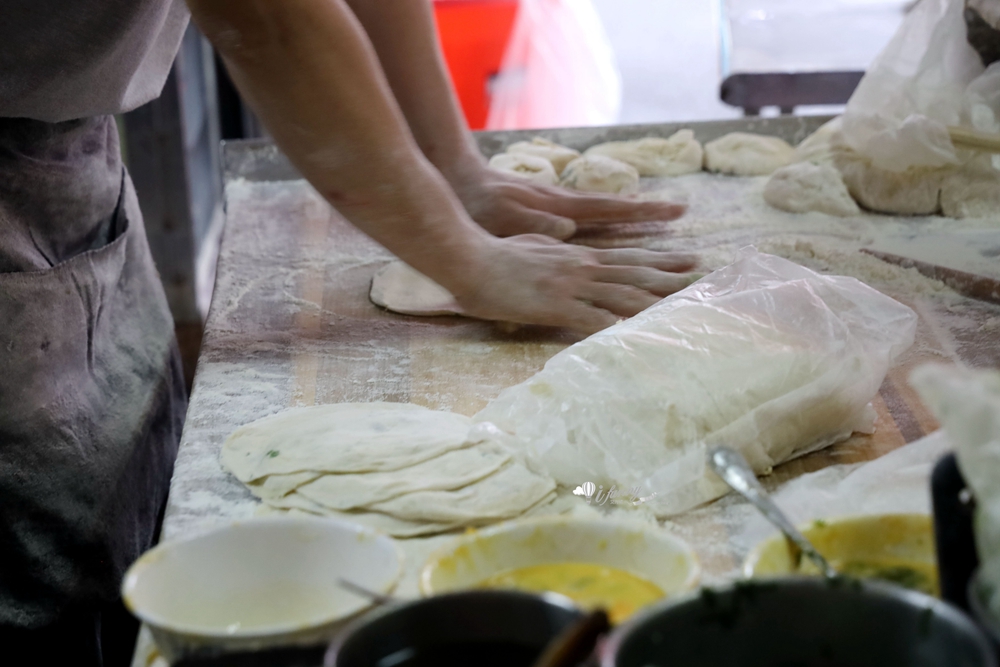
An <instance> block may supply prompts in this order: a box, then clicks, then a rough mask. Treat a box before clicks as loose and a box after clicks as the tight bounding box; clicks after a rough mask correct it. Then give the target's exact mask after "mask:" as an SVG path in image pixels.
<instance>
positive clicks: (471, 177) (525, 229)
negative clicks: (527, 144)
mask: <svg viewBox="0 0 1000 667" xmlns="http://www.w3.org/2000/svg"><path fill="white" fill-rule="evenodd" d="M443 173H444V176H445V178H446V179H448V182H449V183H450V184H451V186H452V188H453V189H454V191H455V194H457V195H458V198H459V200H461V202H462V205H463V206H465V210H466V211H468V212H469V215H470V216H472V219H473V220H475V221H476V222H477V223H479V225H480V226H482V227H483V228H484V229H485V230H486V231H488V232H490V233H491V234H493V235H495V236H516V235H518V234H544V235H546V236H551V237H552V238H556V239H568V238H569V237H571V236H573V234H575V233H576V231H577V229H578V228H580V227H586V226H594V225H605V224H614V223H625V222H646V221H651V220H663V221H667V220H675V219H676V218H679V217H680V216H682V215H683V214H684V211H685V210H686V209H687V207H686V206H684V205H683V204H674V203H671V202H663V201H648V202H647V201H637V200H634V199H626V198H624V197H615V196H613V195H600V194H588V193H583V192H575V191H573V190H566V189H564V188H558V187H546V186H543V185H535V184H534V183H530V182H527V181H526V180H525V179H522V178H518V177H517V176H509V175H507V174H503V173H500V172H498V171H496V170H493V169H490V168H489V167H487V166H486V165H485V164H478V165H476V164H475V161H473V160H466V161H465V163H464V166H463V168H460V169H455V170H449V171H445V172H443Z"/></svg>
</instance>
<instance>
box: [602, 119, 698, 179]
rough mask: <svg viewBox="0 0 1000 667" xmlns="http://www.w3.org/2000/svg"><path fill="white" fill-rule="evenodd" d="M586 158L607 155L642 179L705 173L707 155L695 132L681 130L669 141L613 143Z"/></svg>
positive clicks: (647, 139)
mask: <svg viewBox="0 0 1000 667" xmlns="http://www.w3.org/2000/svg"><path fill="white" fill-rule="evenodd" d="M584 155H603V156H605V157H611V158H614V159H616V160H621V161H622V162H624V163H626V164H630V165H632V166H633V167H635V168H636V170H637V171H638V172H639V175H640V176H680V175H681V174H693V173H695V172H698V171H701V164H702V161H703V159H704V151H702V148H701V144H700V143H698V140H697V139H695V138H694V132H692V131H691V130H679V131H677V132H675V133H674V134H672V135H671V136H670V137H669V138H668V139H662V138H660V137H646V138H645V139H638V140H636V141H609V142H607V143H604V144H598V145H596V146H592V147H591V148H588V149H587V150H586V151H585V152H584Z"/></svg>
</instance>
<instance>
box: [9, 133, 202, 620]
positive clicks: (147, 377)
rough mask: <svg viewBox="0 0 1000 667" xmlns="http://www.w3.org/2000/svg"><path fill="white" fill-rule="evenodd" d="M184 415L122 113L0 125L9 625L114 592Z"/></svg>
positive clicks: (140, 541) (153, 512) (162, 483)
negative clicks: (127, 161) (128, 165)
mask: <svg viewBox="0 0 1000 667" xmlns="http://www.w3.org/2000/svg"><path fill="white" fill-rule="evenodd" d="M184 409H185V397H184V383H183V378H182V376H181V373H180V364H179V363H178V356H177V353H176V346H175V344H174V334H173V322H172V320H171V317H170V313H169V311H168V309H167V305H166V300H165V298H164V295H163V291H162V288H161V286H160V282H159V278H158V276H157V273H156V270H155V268H154V266H153V262H152V259H151V257H150V254H149V248H148V245H147V242H146V236H145V232H144V230H143V225H142V216H141V214H140V211H139V206H138V202H137V200H136V196H135V191H134V189H133V187H132V184H131V181H130V180H129V178H128V176H127V174H126V173H125V171H124V170H123V168H122V166H121V160H120V156H119V152H118V139H117V131H116V129H115V126H114V120H113V119H112V118H111V117H103V118H93V119H87V120H82V121H73V122H70V123H65V124H59V125H49V124H44V123H39V122H37V121H25V120H17V119H0V626H13V627H22V628H37V627H42V626H45V625H47V624H50V623H53V622H54V621H56V620H57V619H58V618H59V616H60V614H61V613H62V612H64V611H66V610H69V609H76V610H79V609H87V608H96V607H97V606H98V605H101V604H106V603H108V602H110V601H113V600H115V599H116V598H117V596H118V586H119V583H120V580H121V577H122V574H123V572H124V570H125V568H127V567H128V565H129V564H130V563H131V562H132V561H133V560H134V559H135V558H136V557H137V556H138V555H139V554H140V553H142V552H143V551H144V550H145V549H147V548H149V547H150V546H151V544H152V541H153V539H154V537H155V535H154V532H155V528H156V522H157V517H158V514H159V512H160V509H161V507H162V505H163V503H164V501H165V498H166V493H167V489H168V486H169V481H170V474H171V471H172V467H173V460H174V457H175V454H176V448H177V442H178V440H179V436H180V429H181V426H182V423H183V414H184Z"/></svg>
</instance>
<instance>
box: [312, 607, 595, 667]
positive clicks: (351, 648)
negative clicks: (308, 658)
mask: <svg viewBox="0 0 1000 667" xmlns="http://www.w3.org/2000/svg"><path fill="white" fill-rule="evenodd" d="M582 616H583V612H582V611H581V610H580V609H579V607H577V606H575V605H574V604H573V603H572V602H571V601H570V600H568V599H567V598H564V597H562V596H561V595H552V594H545V595H532V594H530V593H521V592H517V591H468V592H462V593H450V594H448V595H439V596H436V597H432V598H427V599H423V600H416V601H414V602H403V603H400V604H394V605H390V606H387V607H383V608H381V609H378V610H376V611H374V612H372V613H371V614H368V615H366V616H364V617H363V618H361V619H359V620H358V621H356V622H355V623H354V624H352V625H351V626H350V627H348V628H347V629H345V630H344V632H343V633H342V634H341V635H340V636H339V637H337V639H335V640H334V642H333V644H331V646H330V649H329V651H328V652H327V654H326V660H325V663H324V664H325V665H326V666H327V667H394V666H395V665H398V666H399V667H411V666H416V665H421V666H422V665H434V666H435V667H452V666H453V665H454V666H455V667H471V666H472V665H475V666H476V667H491V666H493V665H496V666H497V667H522V666H523V667H531V665H532V663H533V662H534V660H535V658H537V657H538V656H539V655H540V654H541V652H542V651H543V650H544V649H545V647H546V646H547V645H548V643H549V641H551V640H552V639H553V638H554V637H556V635H558V634H559V633H560V632H562V631H563V630H564V629H566V628H567V627H568V626H569V625H571V624H572V623H573V622H574V621H576V620H578V619H580V618H582Z"/></svg>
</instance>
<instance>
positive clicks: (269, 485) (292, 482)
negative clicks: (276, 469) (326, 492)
mask: <svg viewBox="0 0 1000 667" xmlns="http://www.w3.org/2000/svg"><path fill="white" fill-rule="evenodd" d="M321 474H322V473H318V472H293V473H291V474H290V475H268V476H267V477H265V478H263V479H258V480H254V481H253V482H250V483H249V484H247V488H249V489H250V492H251V493H252V494H254V495H255V496H257V497H258V498H281V497H283V496H287V495H288V494H289V493H291V492H292V491H294V490H295V489H297V488H299V487H300V486H302V485H303V484H308V483H309V482H311V481H313V480H314V479H316V478H318V477H319V476H320V475H321Z"/></svg>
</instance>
